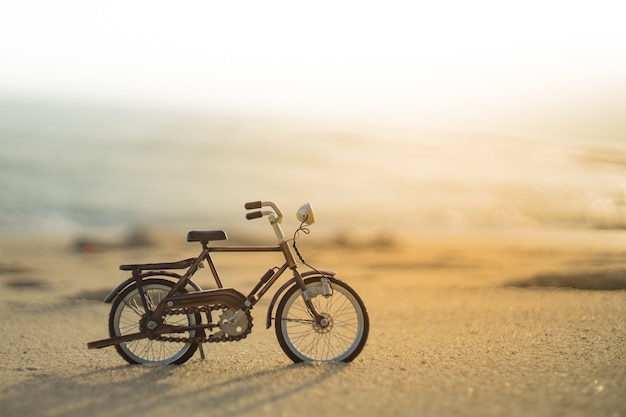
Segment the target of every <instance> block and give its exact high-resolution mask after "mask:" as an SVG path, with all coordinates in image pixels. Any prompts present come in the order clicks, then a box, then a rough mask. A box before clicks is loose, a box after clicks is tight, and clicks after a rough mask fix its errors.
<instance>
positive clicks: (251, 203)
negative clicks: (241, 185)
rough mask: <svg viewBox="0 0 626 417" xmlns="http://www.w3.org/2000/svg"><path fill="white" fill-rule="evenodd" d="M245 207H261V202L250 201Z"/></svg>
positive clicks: (247, 208) (249, 208)
mask: <svg viewBox="0 0 626 417" xmlns="http://www.w3.org/2000/svg"><path fill="white" fill-rule="evenodd" d="M245 208H246V210H252V209H258V208H261V202H260V201H251V202H249V203H246V205H245Z"/></svg>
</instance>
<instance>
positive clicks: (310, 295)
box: [294, 270, 332, 328]
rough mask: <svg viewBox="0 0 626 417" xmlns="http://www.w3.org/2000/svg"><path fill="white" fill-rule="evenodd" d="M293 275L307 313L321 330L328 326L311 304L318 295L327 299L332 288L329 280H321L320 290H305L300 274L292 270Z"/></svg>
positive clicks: (314, 288) (327, 322) (315, 288)
mask: <svg viewBox="0 0 626 417" xmlns="http://www.w3.org/2000/svg"><path fill="white" fill-rule="evenodd" d="M294 275H295V276H296V282H297V283H298V285H299V286H300V289H301V290H302V298H303V299H304V303H305V304H306V306H307V308H308V309H309V312H310V313H311V317H313V318H314V319H315V321H316V322H317V324H318V325H320V326H321V327H322V328H324V327H326V326H328V325H329V321H328V319H327V318H326V317H324V315H322V314H321V313H320V312H319V311H318V310H317V307H315V304H313V299H314V298H315V297H318V296H320V295H322V296H324V297H328V296H330V295H332V287H331V286H330V280H329V279H328V278H321V282H322V287H321V290H320V289H319V288H318V287H311V288H307V287H306V285H305V283H304V280H303V279H302V276H300V273H299V272H297V271H295V270H294Z"/></svg>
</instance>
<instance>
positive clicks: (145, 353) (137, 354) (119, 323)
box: [110, 280, 197, 364]
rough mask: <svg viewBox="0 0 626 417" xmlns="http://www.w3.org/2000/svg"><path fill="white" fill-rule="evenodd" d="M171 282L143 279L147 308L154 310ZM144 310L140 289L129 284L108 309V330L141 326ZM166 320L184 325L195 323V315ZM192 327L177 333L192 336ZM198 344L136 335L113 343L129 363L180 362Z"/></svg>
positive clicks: (121, 331)
mask: <svg viewBox="0 0 626 417" xmlns="http://www.w3.org/2000/svg"><path fill="white" fill-rule="evenodd" d="M172 286H173V283H171V282H169V281H167V280H152V281H146V282H145V283H144V284H143V289H144V293H145V295H146V301H147V303H148V308H149V309H150V310H154V308H155V307H156V306H157V304H158V303H159V302H160V301H161V300H162V299H163V298H164V297H165V296H166V295H167V294H168V292H169V291H170V289H171V287H172ZM143 313H144V309H143V305H142V303H141V297H140V295H139V290H138V289H137V287H136V286H133V287H130V288H128V289H127V290H125V291H124V292H122V294H120V296H119V297H118V300H117V301H116V302H115V304H114V306H113V307H112V311H111V321H110V331H111V333H112V334H111V335H112V336H123V335H125V334H132V333H136V332H138V331H139V330H140V327H139V326H140V324H139V322H140V320H141V319H142V316H143ZM165 323H166V324H170V325H177V326H186V325H194V324H196V317H195V316H194V315H192V314H189V315H174V316H169V317H168V318H167V320H166V321H165ZM194 335H195V331H191V332H188V333H186V334H182V335H179V336H184V337H194ZM196 348H197V345H195V344H193V343H190V342H165V341H159V340H151V339H139V340H133V341H130V342H124V343H120V344H118V345H116V349H117V351H118V353H119V354H120V356H122V357H123V358H124V359H125V360H126V361H127V362H129V363H140V364H170V363H183V362H185V361H186V360H188V359H189V358H190V357H191V356H192V355H193V353H194V352H195V350H196Z"/></svg>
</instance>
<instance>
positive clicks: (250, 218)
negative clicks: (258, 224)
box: [246, 211, 263, 220]
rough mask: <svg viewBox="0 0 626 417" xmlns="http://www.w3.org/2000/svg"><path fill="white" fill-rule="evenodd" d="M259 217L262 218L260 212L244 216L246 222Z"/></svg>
mask: <svg viewBox="0 0 626 417" xmlns="http://www.w3.org/2000/svg"><path fill="white" fill-rule="evenodd" d="M259 217H263V213H262V212H260V211H253V212H252V213H248V214H246V219H248V220H252V219H258V218H259Z"/></svg>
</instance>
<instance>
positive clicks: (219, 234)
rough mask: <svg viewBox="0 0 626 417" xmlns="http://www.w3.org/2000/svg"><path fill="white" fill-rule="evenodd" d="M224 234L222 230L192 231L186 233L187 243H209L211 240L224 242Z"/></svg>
mask: <svg viewBox="0 0 626 417" xmlns="http://www.w3.org/2000/svg"><path fill="white" fill-rule="evenodd" d="M226 239H228V238H227V237H226V233H225V232H224V231H223V230H207V231H198V230H192V231H191V232H189V233H187V242H209V241H211V240H226Z"/></svg>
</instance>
